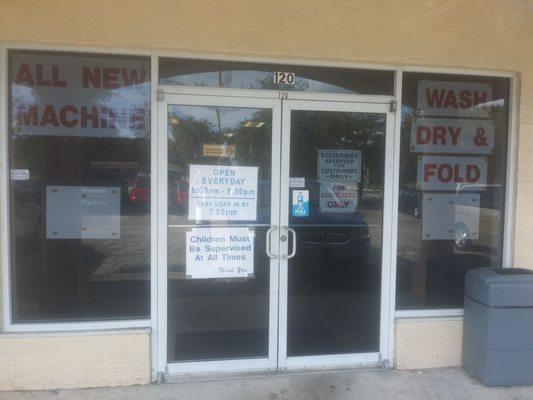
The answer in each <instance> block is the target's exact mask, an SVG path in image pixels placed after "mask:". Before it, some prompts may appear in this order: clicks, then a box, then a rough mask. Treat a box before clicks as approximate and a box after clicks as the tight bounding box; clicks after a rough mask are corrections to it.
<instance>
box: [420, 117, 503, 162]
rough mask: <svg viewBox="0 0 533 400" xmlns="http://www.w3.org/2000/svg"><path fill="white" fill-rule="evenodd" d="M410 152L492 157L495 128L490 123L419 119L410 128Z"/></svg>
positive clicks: (479, 120) (485, 121) (477, 120)
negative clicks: (486, 155) (487, 155)
mask: <svg viewBox="0 0 533 400" xmlns="http://www.w3.org/2000/svg"><path fill="white" fill-rule="evenodd" d="M411 151H413V152H416V153H462V154H492V153H493V152H494V125H492V121H491V120H488V119H450V118H420V119H418V120H416V121H415V122H413V124H412V125H411Z"/></svg>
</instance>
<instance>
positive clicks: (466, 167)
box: [417, 156, 487, 191]
mask: <svg viewBox="0 0 533 400" xmlns="http://www.w3.org/2000/svg"><path fill="white" fill-rule="evenodd" d="M486 184H487V158H486V157H449V156H419V157H418V179H417V188H418V189H420V190H457V189H458V188H460V187H463V186H468V190H472V191H481V190H484V186H485V185H486Z"/></svg>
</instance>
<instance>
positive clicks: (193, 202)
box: [189, 165, 258, 221]
mask: <svg viewBox="0 0 533 400" xmlns="http://www.w3.org/2000/svg"><path fill="white" fill-rule="evenodd" d="M257 174H258V168H257V167H233V166H223V165H190V169H189V219H190V220H196V221H255V220H256V219H257Z"/></svg>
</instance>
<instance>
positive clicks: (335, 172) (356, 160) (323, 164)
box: [317, 150, 361, 182]
mask: <svg viewBox="0 0 533 400" xmlns="http://www.w3.org/2000/svg"><path fill="white" fill-rule="evenodd" d="M317 168H318V171H317V177H318V180H320V181H325V180H326V181H350V182H359V181H360V180H361V150H318V163H317Z"/></svg>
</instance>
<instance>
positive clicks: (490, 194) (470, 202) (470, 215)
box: [454, 184, 503, 250]
mask: <svg viewBox="0 0 533 400" xmlns="http://www.w3.org/2000/svg"><path fill="white" fill-rule="evenodd" d="M454 203H455V228H454V245H455V248H456V249H457V250H468V249H470V248H471V247H472V241H473V240H479V241H480V243H479V244H481V245H483V246H487V247H489V248H490V247H493V245H494V244H495V242H497V241H498V238H499V234H500V231H499V229H498V228H497V225H498V224H499V220H500V206H501V205H502V204H503V199H502V198H501V185H500V184H490V185H479V184H476V185H472V184H468V185H461V186H460V187H459V188H458V189H457V193H456V195H455V201H454Z"/></svg>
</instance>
